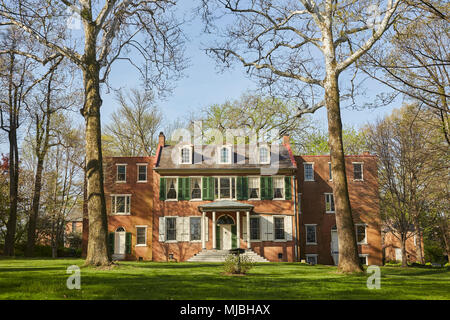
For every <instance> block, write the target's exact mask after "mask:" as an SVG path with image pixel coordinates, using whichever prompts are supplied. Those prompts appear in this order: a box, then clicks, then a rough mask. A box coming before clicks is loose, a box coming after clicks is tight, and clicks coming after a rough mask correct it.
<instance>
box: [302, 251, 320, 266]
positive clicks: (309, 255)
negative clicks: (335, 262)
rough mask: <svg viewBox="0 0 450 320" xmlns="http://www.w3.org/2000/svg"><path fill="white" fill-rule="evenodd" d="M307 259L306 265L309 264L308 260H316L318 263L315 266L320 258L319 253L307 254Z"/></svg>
mask: <svg viewBox="0 0 450 320" xmlns="http://www.w3.org/2000/svg"><path fill="white" fill-rule="evenodd" d="M305 257H306V259H305V260H306V263H308V258H316V263H314V264H317V260H318V259H317V258H318V257H319V255H318V254H317V253H307V254H305Z"/></svg>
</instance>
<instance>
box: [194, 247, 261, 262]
mask: <svg viewBox="0 0 450 320" xmlns="http://www.w3.org/2000/svg"><path fill="white" fill-rule="evenodd" d="M229 254H230V252H229V251H228V250H202V251H200V252H199V253H197V254H196V255H194V256H193V257H191V258H190V259H188V260H187V261H188V262H224V261H225V259H226V258H227V256H228V255H229ZM241 255H242V256H247V257H249V258H250V259H251V260H252V261H253V262H269V261H268V260H267V259H265V258H264V257H261V256H260V255H258V254H257V253H256V252H254V251H252V250H246V252H245V253H242V254H241Z"/></svg>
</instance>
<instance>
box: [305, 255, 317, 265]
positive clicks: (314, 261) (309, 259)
mask: <svg viewBox="0 0 450 320" xmlns="http://www.w3.org/2000/svg"><path fill="white" fill-rule="evenodd" d="M306 263H309V264H317V254H307V255H306Z"/></svg>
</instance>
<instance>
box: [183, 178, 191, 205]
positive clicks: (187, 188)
mask: <svg viewBox="0 0 450 320" xmlns="http://www.w3.org/2000/svg"><path fill="white" fill-rule="evenodd" d="M183 192H184V197H183V198H184V200H191V178H184V191H183Z"/></svg>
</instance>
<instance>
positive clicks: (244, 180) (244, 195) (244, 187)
mask: <svg viewBox="0 0 450 320" xmlns="http://www.w3.org/2000/svg"><path fill="white" fill-rule="evenodd" d="M242 200H248V177H242Z"/></svg>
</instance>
